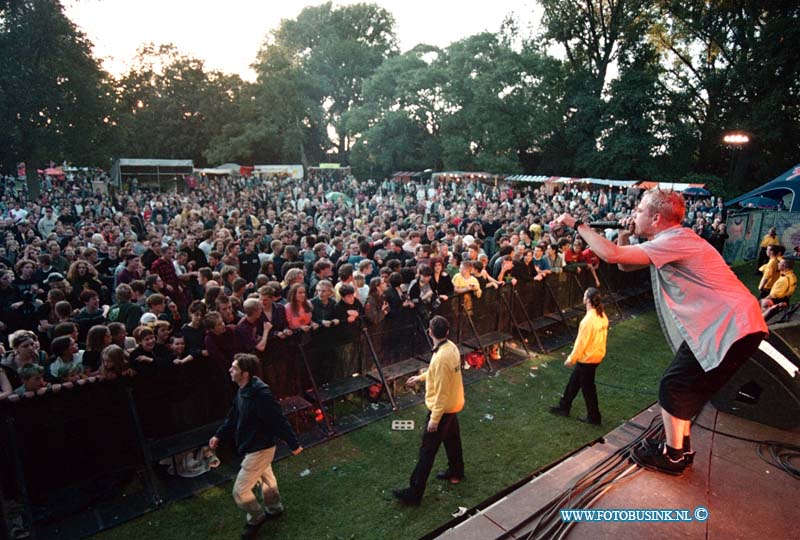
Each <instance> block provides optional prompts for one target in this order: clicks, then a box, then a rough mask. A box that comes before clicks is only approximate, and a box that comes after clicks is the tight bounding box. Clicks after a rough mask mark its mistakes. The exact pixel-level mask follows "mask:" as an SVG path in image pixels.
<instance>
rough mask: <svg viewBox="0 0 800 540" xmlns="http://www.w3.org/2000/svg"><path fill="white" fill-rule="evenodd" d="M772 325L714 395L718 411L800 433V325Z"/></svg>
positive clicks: (713, 399)
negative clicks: (749, 354)
mask: <svg viewBox="0 0 800 540" xmlns="http://www.w3.org/2000/svg"><path fill="white" fill-rule="evenodd" d="M779 326H781V325H775V327H770V335H769V337H768V338H767V339H766V340H764V341H763V342H762V343H761V347H759V349H758V351H756V353H755V354H754V355H753V356H752V357H751V358H750V359H749V360H748V361H747V363H746V364H745V365H744V366H743V367H742V368H741V369H740V370H739V371H738V372H737V373H736V375H734V377H733V378H732V379H731V380H730V381H729V382H728V384H727V385H725V386H724V387H723V388H722V389H721V390H720V391H719V392H718V393H717V395H715V396H714V397H713V398H712V400H711V403H712V404H713V405H714V407H716V408H717V409H718V410H720V411H723V412H726V413H730V414H733V415H736V416H739V417H741V418H746V419H748V420H752V421H754V422H758V423H760V424H765V425H768V426H772V427H776V428H779V429H784V430H788V431H798V432H800V353H798V346H799V344H800V341H796V340H797V339H798V331H800V325H796V324H795V325H787V326H786V327H784V328H778V327H779Z"/></svg>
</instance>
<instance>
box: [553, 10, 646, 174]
mask: <svg viewBox="0 0 800 540" xmlns="http://www.w3.org/2000/svg"><path fill="white" fill-rule="evenodd" d="M541 4H542V7H543V8H544V17H543V24H544V27H545V31H544V33H543V36H542V39H543V45H550V44H557V45H559V46H560V47H563V49H564V51H565V55H566V62H565V64H564V68H565V70H566V75H567V77H568V78H567V82H566V90H565V94H564V96H565V99H564V101H563V109H562V113H563V125H562V128H561V130H560V132H559V133H556V134H554V136H553V137H552V138H551V140H550V144H548V145H547V147H546V148H545V149H544V152H543V154H544V157H545V160H546V161H548V162H550V163H557V164H558V165H559V168H560V169H561V170H562V171H570V172H571V174H597V171H596V170H592V167H593V165H594V163H595V161H594V158H595V154H596V153H597V152H598V141H599V139H600V138H601V137H602V135H603V131H602V126H601V124H600V122H601V119H602V118H603V116H604V114H605V107H606V104H605V100H604V97H605V96H604V94H603V92H604V89H605V87H606V84H607V83H608V81H609V79H610V71H609V70H610V69H611V67H612V66H613V65H614V64H615V63H616V62H617V60H618V58H619V56H620V54H621V53H623V52H625V51H626V50H627V49H628V48H629V47H632V46H635V45H636V44H637V43H638V41H639V40H640V38H641V36H642V35H644V34H646V30H647V25H648V22H649V19H648V17H646V16H644V15H645V8H644V7H643V6H642V4H641V3H640V2H635V1H633V0H542V1H541ZM562 174H563V173H562Z"/></svg>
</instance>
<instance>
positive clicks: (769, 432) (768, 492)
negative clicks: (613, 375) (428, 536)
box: [436, 405, 800, 540]
mask: <svg viewBox="0 0 800 540" xmlns="http://www.w3.org/2000/svg"><path fill="white" fill-rule="evenodd" d="M658 414H659V408H658V406H657V405H654V406H653V407H652V408H650V409H648V410H646V411H643V412H642V413H640V414H639V415H637V416H636V417H635V418H633V419H631V421H629V422H627V423H625V424H623V425H622V426H620V427H618V428H617V429H615V430H613V431H612V432H610V433H609V434H607V435H606V436H605V437H604V440H603V442H600V443H597V444H594V445H592V446H590V447H587V448H585V449H583V450H581V451H580V452H578V453H577V454H574V455H572V456H570V457H568V458H567V459H565V460H563V461H562V462H560V463H558V464H557V465H556V466H554V467H552V468H550V469H548V470H547V471H546V472H544V473H543V474H541V475H539V476H537V477H535V478H534V479H532V480H531V481H530V482H528V483H526V484H524V485H522V486H521V487H518V488H517V489H516V490H514V491H512V492H510V493H508V494H507V495H506V496H505V497H503V498H502V499H500V500H498V501H496V502H494V503H492V504H490V505H487V506H485V507H484V508H483V509H481V510H478V511H477V512H474V513H471V514H473V515H471V516H470V517H469V518H468V519H466V520H464V521H463V522H461V523H459V524H458V525H456V526H454V527H453V528H450V529H449V530H447V531H445V532H444V533H442V534H440V535H439V536H436V538H439V539H442V540H445V539H446V540H472V539H474V540H494V539H500V538H507V539H512V538H513V539H525V538H528V537H529V534H530V532H531V530H532V529H533V526H534V525H535V522H533V523H528V524H525V525H523V526H520V524H521V523H522V522H523V521H524V520H525V518H527V517H529V516H531V515H532V514H533V513H534V512H536V511H537V510H538V509H540V508H541V507H542V506H544V505H545V504H547V503H548V502H549V501H550V500H551V499H553V497H554V496H556V495H558V494H559V493H562V492H564V491H565V490H566V489H567V488H568V487H569V486H570V485H571V484H572V483H573V481H574V480H575V479H576V478H578V477H580V476H582V475H583V474H584V473H586V472H587V471H589V470H591V469H592V468H593V467H594V466H595V465H597V464H598V463H599V462H601V461H603V460H604V459H606V458H607V457H608V456H609V455H611V454H613V453H614V452H615V451H616V450H617V449H619V448H620V447H622V446H625V445H626V444H628V443H630V442H631V441H632V440H633V439H635V438H636V437H638V436H639V435H640V434H641V433H642V432H643V431H644V430H643V428H644V427H645V426H647V425H648V424H649V423H650V420H651V419H652V418H653V417H654V416H656V415H658ZM564 421H565V422H566V421H575V420H574V419H566V418H565V419H564ZM698 424H701V425H703V426H706V427H708V428H711V429H713V430H715V431H717V432H723V433H729V434H732V435H736V436H738V437H744V438H748V439H755V440H776V441H781V442H786V443H791V444H800V433H795V432H788V431H782V430H778V429H774V428H770V427H768V426H764V425H762V424H757V423H755V422H751V421H748V420H744V419H741V418H738V417H735V416H731V415H729V414H725V413H720V412H718V411H717V410H716V409H714V407H713V406H711V405H707V406H706V408H705V409H704V410H703V412H702V413H701V414H700V417H699V418H698ZM692 446H693V447H694V450H695V451H696V456H695V460H694V465H693V466H692V467H690V468H688V469H687V471H686V472H685V473H684V474H683V475H682V476H680V477H675V476H669V475H666V474H663V473H657V472H652V471H648V470H644V469H639V468H629V469H630V471H631V472H632V473H633V474H631V475H630V476H628V477H626V478H624V479H622V480H621V481H620V482H619V483H616V484H614V485H613V486H612V487H611V489H610V490H609V491H607V492H606V493H605V494H604V495H603V496H602V497H601V498H599V499H598V500H597V501H596V502H595V503H594V504H593V505H592V506H591V508H594V509H604V508H605V509H680V508H686V509H689V510H690V511H693V510H694V509H695V508H697V507H699V506H703V507H705V508H707V509H708V519H707V520H705V521H696V520H693V521H691V522H669V523H664V522H658V523H652V522H651V523H635V522H627V521H625V522H619V521H618V522H606V523H599V522H592V523H586V522H584V523H578V524H576V525H574V526H573V527H572V528H571V529H570V530H569V531H568V535H567V537H568V538H570V539H592V540H603V539H613V540H620V539H627V538H636V539H637V540H638V539H651V538H652V539H656V538H658V539H670V538H674V539H676V540H677V539H680V540H694V539H697V540H699V539H710V540H715V539H719V540H723V539H724V540H731V539H740V540H747V539H754V540H755V539H763V538H774V539H783V538H787V539H788V538H797V534H798V533H797V523H796V522H795V519H797V517H798V515H800V513H798V493H800V489H799V488H800V482H798V480H796V479H794V478H792V477H791V476H790V475H789V474H788V473H786V472H784V471H783V470H782V469H778V468H776V467H773V466H771V465H769V464H768V463H766V462H764V461H763V460H762V459H761V458H759V456H758V455H757V453H756V446H757V445H756V444H754V443H751V442H745V441H741V440H737V439H733V438H730V437H726V436H723V435H721V434H720V433H713V432H711V431H709V430H706V429H701V428H699V427H698V426H695V427H694V428H693V430H692ZM631 467H634V466H633V464H632V463H631ZM482 506H483V505H482ZM563 507H564V508H570V507H571V506H570V505H569V504H567V505H564V506H563ZM792 531H794V532H792Z"/></svg>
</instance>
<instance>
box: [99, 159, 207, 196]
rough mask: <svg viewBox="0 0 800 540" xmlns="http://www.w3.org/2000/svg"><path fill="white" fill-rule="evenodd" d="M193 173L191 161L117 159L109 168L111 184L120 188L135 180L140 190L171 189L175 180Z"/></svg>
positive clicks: (174, 184)
mask: <svg viewBox="0 0 800 540" xmlns="http://www.w3.org/2000/svg"><path fill="white" fill-rule="evenodd" d="M193 171H194V162H193V161H192V160H191V159H133V158H119V159H116V160H114V164H113V165H112V166H111V182H112V183H113V184H114V185H115V186H117V187H122V185H123V183H124V184H125V185H128V184H129V183H130V182H131V180H133V179H134V178H136V180H137V182H138V183H139V187H142V188H145V187H146V188H157V189H159V190H162V189H171V188H174V187H175V186H176V179H177V178H182V177H184V176H191V175H192V172H193Z"/></svg>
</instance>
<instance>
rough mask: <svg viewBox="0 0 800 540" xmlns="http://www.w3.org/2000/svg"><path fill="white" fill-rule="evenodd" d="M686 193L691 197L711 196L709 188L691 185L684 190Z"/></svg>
mask: <svg viewBox="0 0 800 540" xmlns="http://www.w3.org/2000/svg"><path fill="white" fill-rule="evenodd" d="M683 194H684V195H689V196H690V197H710V196H711V192H710V191H708V190H707V189H703V188H701V187H690V188H686V189H684V190H683Z"/></svg>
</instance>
